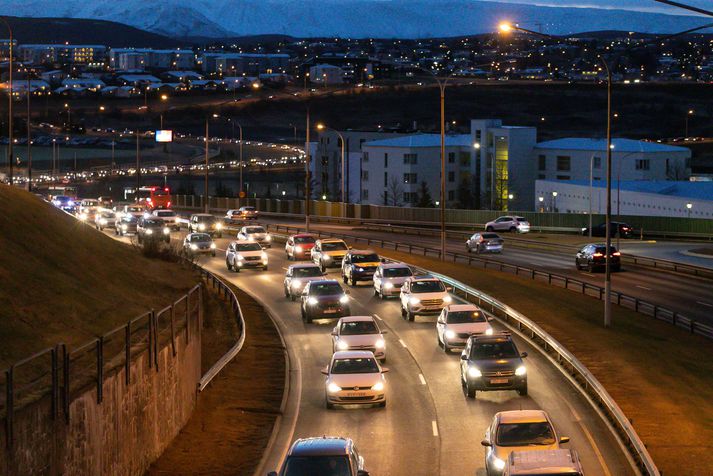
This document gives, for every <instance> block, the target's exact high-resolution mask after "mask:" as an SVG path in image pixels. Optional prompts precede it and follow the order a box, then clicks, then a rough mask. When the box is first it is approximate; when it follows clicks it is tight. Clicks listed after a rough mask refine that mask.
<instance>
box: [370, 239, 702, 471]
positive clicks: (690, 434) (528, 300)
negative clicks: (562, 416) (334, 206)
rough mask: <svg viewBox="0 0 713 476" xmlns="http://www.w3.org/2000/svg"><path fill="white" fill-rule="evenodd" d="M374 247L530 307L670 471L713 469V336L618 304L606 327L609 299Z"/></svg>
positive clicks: (528, 313) (661, 465)
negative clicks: (700, 334)
mask: <svg viewBox="0 0 713 476" xmlns="http://www.w3.org/2000/svg"><path fill="white" fill-rule="evenodd" d="M374 249H375V250H376V251H377V252H380V253H383V254H384V255H385V256H389V257H392V258H394V259H398V260H403V261H406V262H409V263H411V264H415V265H418V266H421V267H424V268H428V269H431V270H433V271H436V272H439V273H443V274H447V275H448V276H451V277H452V278H454V279H457V280H459V281H461V282H463V283H466V284H468V285H470V286H472V287H475V288H478V289H480V290H482V291H483V292H486V293H488V294H490V295H491V296H493V297H495V298H497V299H499V300H501V301H503V302H505V303H507V304H508V305H510V306H512V307H513V308H515V309H517V310H518V311H520V312H522V313H523V314H524V315H526V316H528V317H529V318H531V319H532V320H534V321H535V322H537V323H538V324H539V325H540V326H542V328H543V329H545V330H546V331H547V332H549V333H550V334H551V335H552V336H553V337H554V338H555V339H557V340H558V341H559V342H560V343H562V344H563V345H564V346H566V347H567V348H568V349H569V350H570V351H571V352H572V353H574V354H575V355H576V356H577V358H579V359H580V361H581V362H582V363H583V364H584V365H586V366H587V367H588V368H589V370H590V371H591V372H592V373H593V374H594V375H595V376H596V377H597V379H599V381H600V382H601V383H602V384H603V385H604V387H605V388H606V389H607V391H608V392H609V393H610V394H611V396H612V397H613V398H614V399H615V400H616V402H617V403H618V404H619V406H620V407H621V408H622V410H623V411H624V413H625V414H626V415H627V417H628V418H629V419H630V420H631V421H632V423H633V425H634V428H635V429H636V431H637V432H638V433H639V436H640V437H641V439H642V440H643V442H644V443H645V444H646V446H647V447H648V449H649V452H650V453H651V455H652V457H653V458H654V460H655V461H656V464H657V465H658V466H659V468H660V469H661V470H662V471H663V473H665V474H683V473H685V474H711V473H712V472H713V451H711V447H713V359H711V342H710V341H709V340H706V339H703V338H702V337H698V336H694V335H691V334H687V333H686V332H684V331H682V330H679V329H677V328H675V327H673V326H671V325H669V324H666V323H664V322H660V321H657V320H654V319H651V318H649V317H646V316H643V315H641V314H638V313H635V312H633V311H630V310H628V309H624V308H621V307H618V306H614V313H613V323H614V325H613V326H612V327H611V328H609V329H606V328H604V327H603V324H602V321H603V315H604V303H603V302H601V301H599V300H597V299H594V298H590V297H586V296H581V295H578V294H575V293H572V292H571V291H567V290H564V289H560V288H556V287H552V286H547V285H546V284H543V283H539V282H536V281H529V280H524V279H522V278H519V277H516V276H513V275H509V274H506V273H500V272H497V271H491V270H488V271H484V270H480V269H475V268H472V267H468V266H466V265H462V264H452V263H443V262H440V261H438V260H436V259H432V258H424V257H420V256H415V255H411V254H407V253H401V252H394V251H391V250H382V249H379V248H374ZM682 468H686V469H685V471H682Z"/></svg>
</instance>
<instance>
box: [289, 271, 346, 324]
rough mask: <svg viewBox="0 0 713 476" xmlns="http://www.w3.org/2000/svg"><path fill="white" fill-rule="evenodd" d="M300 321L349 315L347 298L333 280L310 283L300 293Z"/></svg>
mask: <svg viewBox="0 0 713 476" xmlns="http://www.w3.org/2000/svg"><path fill="white" fill-rule="evenodd" d="M301 311H302V320H303V321H304V322H307V323H310V322H312V320H313V319H337V318H340V317H344V316H348V315H350V313H351V311H350V310H349V296H347V293H346V292H345V291H344V290H343V289H342V287H341V286H340V285H339V282H337V281H336V280H333V279H323V280H319V281H310V282H309V283H307V284H306V285H305V287H304V290H303V291H302V303H301Z"/></svg>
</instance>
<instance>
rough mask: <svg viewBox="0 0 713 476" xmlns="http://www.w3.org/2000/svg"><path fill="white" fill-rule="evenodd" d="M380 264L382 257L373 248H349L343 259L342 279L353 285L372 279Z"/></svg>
mask: <svg viewBox="0 0 713 476" xmlns="http://www.w3.org/2000/svg"><path fill="white" fill-rule="evenodd" d="M380 264H381V258H379V255H377V254H376V253H374V252H373V251H371V250H349V252H348V253H347V254H346V255H344V259H342V280H343V281H344V283H345V284H349V285H351V286H356V284H357V283H358V282H359V281H371V279H372V277H373V276H374V272H375V271H376V268H378V266H379V265H380Z"/></svg>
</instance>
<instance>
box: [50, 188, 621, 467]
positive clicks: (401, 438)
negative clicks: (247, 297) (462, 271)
mask: <svg viewBox="0 0 713 476" xmlns="http://www.w3.org/2000/svg"><path fill="white" fill-rule="evenodd" d="M66 205H67V204H66V202H61V203H60V204H59V205H57V206H59V207H62V208H64V207H66ZM104 205H105V206H102V205H101V204H92V205H87V206H85V207H79V208H78V209H77V210H76V216H77V218H78V219H80V220H82V221H83V222H85V223H87V224H88V225H89V224H91V226H94V227H96V228H97V230H98V231H103V232H104V233H107V234H108V235H109V236H113V237H114V238H115V239H117V240H120V241H123V242H126V243H130V242H131V243H140V244H142V245H143V246H147V245H148V243H152V242H154V243H155V242H158V243H159V246H171V247H174V248H175V250H176V252H178V253H181V254H184V255H185V256H187V257H190V258H191V259H194V260H196V261H197V262H198V263H199V264H200V265H201V266H203V267H204V268H206V269H207V270H209V271H211V272H213V273H214V274H216V275H218V276H220V277H221V279H224V280H226V281H228V282H230V283H233V284H235V285H236V286H239V287H240V288H241V289H243V290H244V291H246V292H248V293H249V294H251V295H252V296H253V297H255V298H256V299H257V300H258V301H259V302H260V303H261V304H262V305H263V306H264V307H265V308H266V310H267V311H268V313H269V314H270V315H271V317H272V318H273V320H274V321H275V323H276V325H277V327H278V329H279V331H280V333H281V334H282V336H283V338H284V340H285V342H286V345H287V347H288V353H289V354H290V359H289V360H290V370H291V372H290V373H291V377H290V391H289V395H290V397H289V400H291V402H292V404H293V405H294V412H286V415H285V418H284V420H283V424H282V425H281V428H280V430H279V433H278V436H277V437H276V438H275V443H274V445H273V446H272V447H271V448H269V449H268V458H267V460H266V464H265V467H264V468H263V469H264V470H265V472H266V473H267V472H269V471H274V472H271V473H270V474H279V475H281V476H294V475H339V476H341V475H345V476H346V475H350V476H357V475H361V476H364V475H367V474H372V475H378V474H390V475H412V474H429V475H431V474H444V475H445V474H476V475H487V476H493V475H497V476H500V475H523V474H566V475H581V474H584V473H585V471H586V473H587V474H605V475H614V474H616V475H619V474H633V470H632V469H631V465H630V463H629V461H628V460H627V458H626V456H625V453H624V451H623V450H622V448H621V447H620V445H619V443H618V442H617V440H616V438H615V437H614V436H613V435H612V432H611V431H610V429H609V428H608V427H607V425H606V424H605V423H604V421H603V420H602V419H601V418H600V417H599V415H598V414H597V413H596V411H595V410H593V408H592V407H591V406H590V405H589V403H588V402H587V401H586V400H585V399H584V397H582V395H581V394H580V393H579V392H578V391H577V390H576V389H575V387H574V386H572V384H571V383H570V382H569V381H568V379H567V377H566V376H565V375H564V374H562V373H561V372H560V371H559V370H558V369H557V367H556V366H553V365H552V363H551V362H550V361H549V360H548V358H547V357H546V356H544V355H543V354H541V353H539V351H537V350H536V349H534V348H532V347H531V346H530V345H529V344H528V343H527V341H526V340H524V339H522V338H521V337H520V336H519V335H518V334H517V333H516V332H513V331H512V330H511V329H509V328H507V327H504V326H503V325H502V324H500V323H499V322H498V321H496V320H494V319H493V317H492V316H491V315H490V314H489V313H488V312H486V310H484V309H481V308H479V307H478V306H476V305H474V304H472V303H468V302H465V301H463V300H462V299H460V298H459V297H457V296H455V295H454V294H452V293H451V289H450V288H449V287H448V286H447V285H446V284H445V283H444V282H442V281H441V280H440V279H438V278H437V277H434V276H431V275H428V274H422V273H420V272H414V270H413V269H412V268H411V267H410V266H408V264H405V263H400V262H394V261H392V260H390V259H389V258H388V257H386V256H380V255H378V254H377V253H375V252H374V251H373V250H369V249H357V248H355V247H352V246H350V243H349V242H348V240H342V239H338V238H329V239H324V238H323V239H320V238H318V237H316V236H314V235H310V234H307V233H298V234H294V235H291V236H283V235H279V234H274V233H269V232H268V231H267V230H266V229H265V228H264V226H263V225H262V224H260V222H259V221H256V220H253V219H252V217H251V216H248V215H247V214H246V215H245V216H244V218H242V219H241V218H240V217H241V216H243V214H242V213H235V214H231V217H230V218H231V220H230V221H228V220H224V219H223V218H222V217H220V218H216V217H214V216H213V215H207V214H193V215H188V216H185V215H184V216H181V215H180V214H179V213H174V212H173V211H171V210H170V209H169V208H156V209H152V208H151V207H149V206H147V204H146V203H137V204H123V205H122V204H117V205H113V204H112V205H111V206H108V205H109V204H104ZM111 214H113V215H114V218H113V221H112V219H111ZM250 215H252V213H251V214H250ZM248 219H250V220H251V222H250V223H248V222H247V220H248ZM179 229H180V231H179ZM276 357H277V358H282V357H281V355H276Z"/></svg>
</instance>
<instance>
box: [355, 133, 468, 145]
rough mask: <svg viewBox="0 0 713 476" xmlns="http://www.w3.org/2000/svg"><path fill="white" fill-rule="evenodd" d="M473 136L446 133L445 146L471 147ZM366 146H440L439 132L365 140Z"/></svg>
mask: <svg viewBox="0 0 713 476" xmlns="http://www.w3.org/2000/svg"><path fill="white" fill-rule="evenodd" d="M472 145H473V138H472V137H471V136H470V134H456V135H446V147H471V146H472ZM364 146H368V147H440V146H441V135H440V134H413V135H408V136H401V137H394V138H393V139H380V140H375V141H371V142H366V143H365V144H364Z"/></svg>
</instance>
